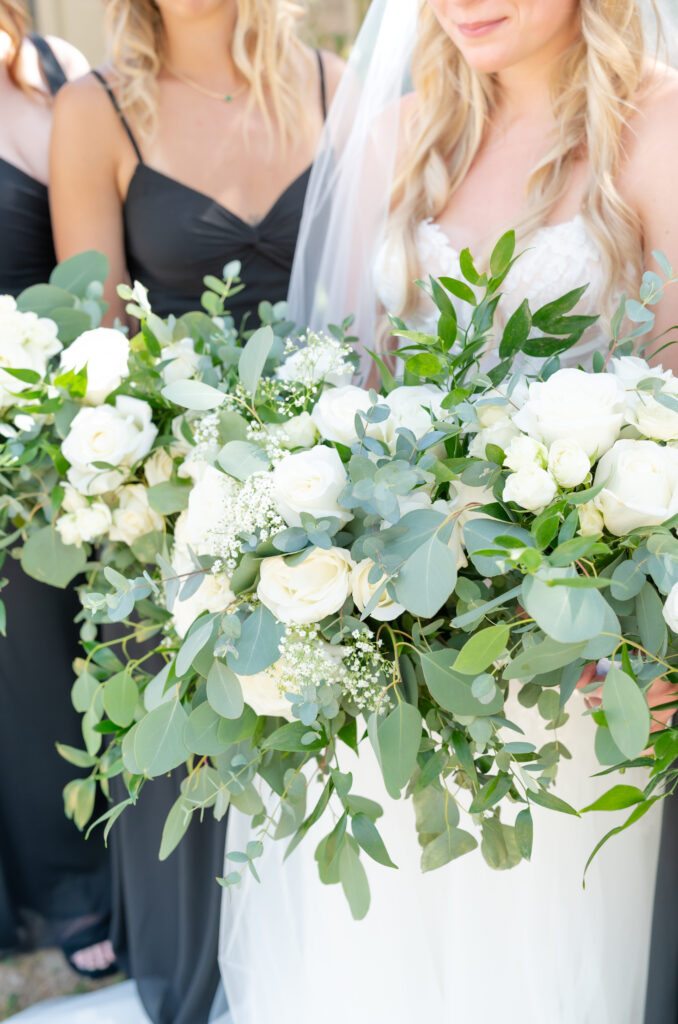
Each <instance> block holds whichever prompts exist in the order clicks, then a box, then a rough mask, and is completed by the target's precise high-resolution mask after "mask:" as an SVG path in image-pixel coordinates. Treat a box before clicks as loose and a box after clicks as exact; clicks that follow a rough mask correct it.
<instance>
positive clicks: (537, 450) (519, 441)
mask: <svg viewBox="0 0 678 1024" xmlns="http://www.w3.org/2000/svg"><path fill="white" fill-rule="evenodd" d="M547 458H548V450H547V448H546V445H544V444H542V443H541V441H535V440H534V438H533V437H528V436H527V434H519V435H518V437H514V438H513V440H512V441H511V443H510V444H509V446H508V448H507V449H506V458H505V459H504V465H505V466H507V467H508V468H509V469H510V470H512V471H513V472H514V473H517V472H518V471H519V470H521V469H525V467H526V466H534V465H537V466H541V468H542V469H544V467H545V466H546V460H547Z"/></svg>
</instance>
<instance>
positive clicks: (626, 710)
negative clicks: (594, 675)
mask: <svg viewBox="0 0 678 1024" xmlns="http://www.w3.org/2000/svg"><path fill="white" fill-rule="evenodd" d="M603 710H604V711H605V718H606V720H607V725H608V728H609V730H610V733H611V734H612V739H613V740H614V742H615V743H616V744H617V746H618V747H619V749H620V750H621V752H622V753H623V754H624V755H625V757H627V758H628V759H629V760H632V759H633V758H634V757H638V755H639V754H641V753H642V752H643V750H644V749H645V747H646V746H647V742H648V738H649V734H650V709H649V708H648V706H647V700H646V698H645V695H644V694H643V693H642V692H641V691H640V689H639V687H638V684H637V683H636V682H635V680H634V679H632V678H631V676H629V675H627V674H626V672H623V671H622V669H620V668H617V666H616V665H612V666H611V667H610V670H609V671H608V673H607V676H606V677H605V682H604V683H603Z"/></svg>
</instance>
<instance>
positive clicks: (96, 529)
mask: <svg viewBox="0 0 678 1024" xmlns="http://www.w3.org/2000/svg"><path fill="white" fill-rule="evenodd" d="M111 522H112V519H111V510H110V508H109V507H108V505H105V504H104V502H103V501H95V502H93V503H92V504H91V505H89V504H88V503H87V502H86V501H85V503H84V505H83V506H81V507H78V508H76V509H75V510H74V511H72V512H67V513H66V514H65V515H62V516H59V518H58V519H57V521H56V528H57V531H58V532H59V534H60V536H61V539H62V540H63V542H64V544H69V545H74V546H75V547H78V548H79V547H81V546H82V544H83V543H87V544H90V543H91V542H92V541H95V540H99V538H101V537H103V536H104V535H105V534H107V533H108V531H109V529H110V527H111Z"/></svg>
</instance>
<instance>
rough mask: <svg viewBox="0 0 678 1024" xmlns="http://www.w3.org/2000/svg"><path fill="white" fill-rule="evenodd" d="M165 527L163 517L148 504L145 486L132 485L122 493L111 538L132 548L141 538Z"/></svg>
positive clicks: (114, 518)
mask: <svg viewBox="0 0 678 1024" xmlns="http://www.w3.org/2000/svg"><path fill="white" fill-rule="evenodd" d="M164 525H165V521H164V519H163V517H162V516H161V515H159V514H158V513H157V512H155V511H154V510H153V509H152V508H151V506H150V505H149V504H148V493H147V491H146V488H145V487H144V486H143V484H131V485H130V486H129V487H123V488H122V489H121V491H120V500H119V502H118V507H117V508H116V509H115V510H114V511H113V526H112V527H111V529H110V532H109V536H110V538H111V540H121V541H122V542H123V544H129V545H130V546H131V545H132V544H134V542H135V541H136V540H138V539H139V537H143V536H145V535H146V534H147V533H152V532H153V530H162V529H163V528H164Z"/></svg>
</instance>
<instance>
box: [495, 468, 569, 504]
mask: <svg viewBox="0 0 678 1024" xmlns="http://www.w3.org/2000/svg"><path fill="white" fill-rule="evenodd" d="M557 493H558V488H557V487H556V482H555V480H554V479H553V477H552V476H551V474H550V473H549V472H548V471H547V470H545V469H542V468H541V466H526V467H525V469H521V470H520V472H518V473H512V474H511V475H510V476H509V477H508V479H507V481H506V484H505V486H504V495H503V497H504V501H511V502H513V503H514V504H516V505H520V507H521V508H524V509H527V511H528V512H541V511H542V510H543V509H544V508H545V507H546V506H547V505H548V504H549V502H550V501H553V499H554V498H555V496H556V494H557Z"/></svg>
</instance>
